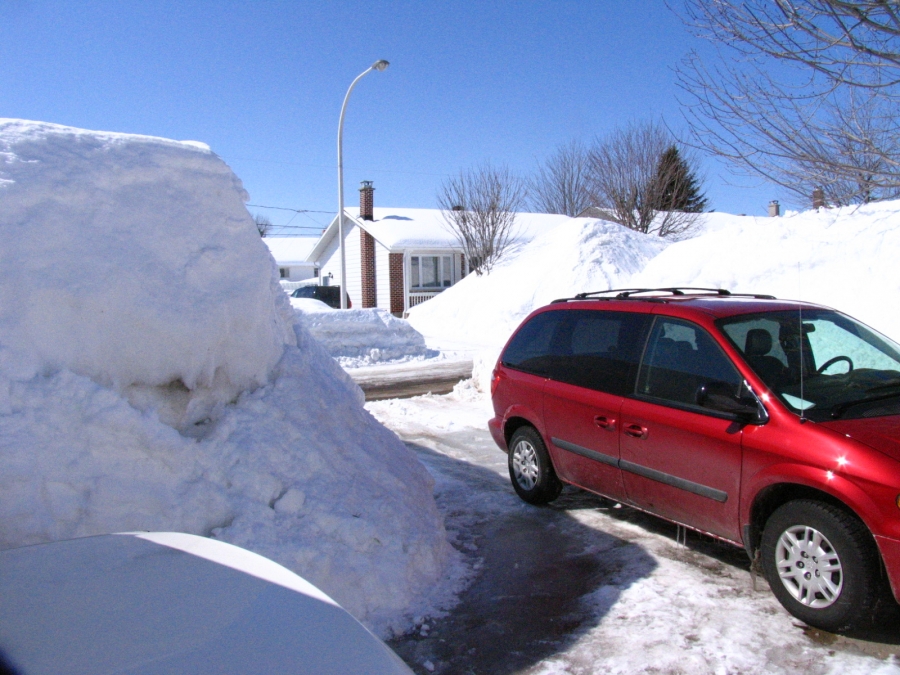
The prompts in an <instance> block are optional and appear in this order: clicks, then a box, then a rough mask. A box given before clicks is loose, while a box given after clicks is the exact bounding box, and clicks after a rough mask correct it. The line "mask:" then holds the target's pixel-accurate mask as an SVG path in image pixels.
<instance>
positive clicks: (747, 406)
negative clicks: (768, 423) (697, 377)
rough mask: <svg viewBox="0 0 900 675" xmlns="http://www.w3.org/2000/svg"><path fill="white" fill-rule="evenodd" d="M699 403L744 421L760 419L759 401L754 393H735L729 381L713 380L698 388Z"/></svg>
mask: <svg viewBox="0 0 900 675" xmlns="http://www.w3.org/2000/svg"><path fill="white" fill-rule="evenodd" d="M697 405H699V406H701V407H703V408H708V409H709V410H715V411H716V412H723V413H729V414H731V415H735V416H736V417H737V418H738V419H739V420H741V421H743V422H755V421H758V420H759V419H760V406H759V401H757V400H756V397H755V396H753V394H751V393H748V394H747V395H745V396H738V395H736V394H735V393H734V385H733V384H728V383H727V382H719V381H712V382H707V383H706V384H704V385H702V386H701V387H700V388H699V389H698V390H697Z"/></svg>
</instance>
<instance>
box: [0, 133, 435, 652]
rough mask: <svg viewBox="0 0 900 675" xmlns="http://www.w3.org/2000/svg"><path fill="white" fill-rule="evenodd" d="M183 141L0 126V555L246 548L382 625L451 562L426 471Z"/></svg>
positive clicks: (202, 154) (200, 157)
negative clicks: (168, 535) (61, 545)
mask: <svg viewBox="0 0 900 675" xmlns="http://www.w3.org/2000/svg"><path fill="white" fill-rule="evenodd" d="M245 199H246V194H245V193H244V191H243V189H242V187H241V185H240V182H239V181H238V179H237V178H236V177H235V176H234V175H233V173H232V172H231V170H230V169H229V168H228V167H227V166H226V165H225V164H224V163H223V162H222V161H221V160H220V159H219V158H218V157H216V155H214V154H213V153H212V152H210V150H209V149H208V148H207V147H205V146H203V145H202V144H197V143H180V142H175V141H167V140H163V139H156V138H149V137H142V136H130V135H123V134H109V133H99V132H88V131H83V130H77V129H72V128H68V127H61V126H57V125H51V124H43V123H36V122H24V121H17V120H0V205H2V207H0V240H2V242H3V245H2V249H0V494H2V495H3V498H2V499H0V547H4V548H6V547H12V546H19V545H24V544H30V543H38V542H45V541H52V540H56V539H64V538H71V537H78V536H84V535H91V534H98V533H105V532H115V531H126V530H178V531H183V532H188V533H193V534H202V535H206V536H213V537H216V538H219V539H222V540H224V541H228V542H231V543H234V544H238V545H240V546H243V547H245V548H248V549H251V550H253V551H255V552H257V553H261V554H263V555H266V556H268V557H270V558H272V559H274V560H276V561H277V562H279V563H281V564H283V565H285V566H287V567H288V568H290V569H292V570H294V571H295V572H297V573H299V574H301V575H302V576H304V577H306V578H307V579H309V580H310V581H312V582H313V583H315V584H316V585H318V586H320V587H321V588H322V589H323V590H325V591H326V592H327V593H328V594H329V595H331V596H332V597H334V598H335V599H336V600H338V602H340V603H341V604H343V605H344V606H345V607H346V608H347V609H348V610H349V611H351V612H352V613H353V614H354V615H356V616H357V617H358V618H360V619H361V620H363V621H364V622H365V623H367V625H369V626H370V627H373V628H374V629H375V630H377V631H378V632H380V633H382V634H385V633H387V632H389V631H390V630H391V629H394V628H402V627H403V626H404V616H405V614H406V613H407V612H414V611H415V610H416V606H415V605H416V602H419V601H422V598H423V597H424V596H425V594H426V592H427V591H428V589H430V588H431V587H432V586H433V585H434V582H435V581H436V580H437V579H438V578H440V576H441V575H442V574H443V573H444V571H445V568H446V565H447V563H448V561H449V558H450V555H451V549H450V547H449V545H448V544H447V542H446V535H445V532H444V529H443V525H442V522H441V519H440V516H439V514H438V512H437V509H436V507H435V504H434V499H433V497H432V482H431V478H430V477H429V476H428V474H427V472H426V471H425V470H424V468H423V467H422V466H421V465H420V464H419V463H418V461H417V460H416V459H415V458H414V457H413V456H412V454H411V453H410V452H409V451H408V450H407V449H406V448H405V446H403V444H402V443H400V441H399V440H398V439H397V437H396V436H395V435H394V434H393V433H391V432H389V431H387V430H386V429H384V428H383V427H382V426H381V425H379V424H378V423H377V422H375V420H374V419H373V418H372V417H371V416H370V415H369V414H368V413H367V412H365V410H364V409H363V408H362V395H361V392H360V390H359V389H358V387H356V385H354V384H353V383H352V382H351V381H350V380H349V378H348V377H347V376H346V375H345V374H344V373H343V371H341V370H340V368H339V367H338V366H337V364H336V363H335V362H334V361H333V360H332V359H331V358H330V357H329V356H328V354H327V353H326V352H325V351H324V350H323V349H322V347H321V346H320V345H319V344H318V343H317V342H316V341H315V340H314V339H312V338H311V337H310V335H309V333H308V332H307V331H306V330H305V329H304V328H303V327H302V326H300V325H297V324H295V322H294V316H293V313H292V310H291V307H290V304H289V302H288V300H287V297H286V296H285V294H284V293H283V292H282V290H281V288H280V286H279V285H278V282H277V270H276V268H275V266H274V262H273V260H272V258H271V256H270V254H269V252H268V250H267V249H266V247H265V246H264V245H263V243H262V242H261V240H260V238H259V236H258V234H257V233H256V230H255V227H254V225H253V221H252V219H251V217H250V215H249V214H248V213H247V211H246V209H245V207H244V200H245Z"/></svg>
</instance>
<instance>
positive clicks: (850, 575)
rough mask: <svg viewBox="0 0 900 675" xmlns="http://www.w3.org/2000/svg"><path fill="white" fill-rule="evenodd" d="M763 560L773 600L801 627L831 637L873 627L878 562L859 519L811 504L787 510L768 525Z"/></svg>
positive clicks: (803, 502) (798, 504)
mask: <svg viewBox="0 0 900 675" xmlns="http://www.w3.org/2000/svg"><path fill="white" fill-rule="evenodd" d="M761 556H762V565H763V570H764V572H765V575H766V578H767V579H768V581H769V586H770V587H771V588H772V592H773V593H774V594H775V597H777V598H778V600H779V602H781V604H782V605H784V608H785V609H786V610H787V611H789V612H790V613H791V614H793V615H794V616H795V617H797V618H798V619H800V620H801V621H804V622H805V623H807V624H809V625H810V626H814V627H816V628H821V629H823V630H826V631H829V632H832V633H837V632H844V631H850V630H854V629H857V628H862V627H865V626H866V625H867V624H869V623H871V621H872V617H873V615H874V609H875V606H876V604H877V600H878V594H879V592H880V590H881V581H880V557H879V555H878V550H877V548H876V547H875V542H874V540H873V539H872V535H871V534H870V533H869V530H868V529H867V528H866V526H865V525H864V524H863V523H862V522H861V521H860V520H858V519H857V518H856V517H855V516H853V515H851V514H849V513H847V512H846V511H844V510H842V509H839V508H837V507H836V506H832V505H831V504H826V503H824V502H819V501H815V500H811V499H798V500H796V501H792V502H788V503H786V504H783V505H782V506H780V507H779V508H777V509H776V510H775V512H774V513H773V514H772V515H771V516H770V517H769V520H768V522H766V526H765V530H763V536H762V546H761Z"/></svg>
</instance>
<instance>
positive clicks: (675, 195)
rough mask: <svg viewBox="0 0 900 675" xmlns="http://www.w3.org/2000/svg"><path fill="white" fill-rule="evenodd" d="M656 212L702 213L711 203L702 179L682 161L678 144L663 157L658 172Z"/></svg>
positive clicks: (666, 151) (664, 153) (670, 147)
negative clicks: (703, 190) (702, 187)
mask: <svg viewBox="0 0 900 675" xmlns="http://www.w3.org/2000/svg"><path fill="white" fill-rule="evenodd" d="M653 194H654V195H655V200H654V201H655V202H656V209H657V210H659V211H682V212H684V213H702V212H703V210H704V209H706V206H707V204H708V200H707V199H706V195H704V194H703V192H702V190H701V186H700V179H699V178H698V177H697V174H696V172H695V171H694V170H693V169H692V168H691V166H690V165H689V164H688V163H687V162H686V161H685V160H684V158H682V156H681V153H679V152H678V147H677V146H676V145H674V144H673V145H670V146H669V147H668V148H667V149H666V150H665V152H663V153H662V155H661V156H660V158H659V162H658V164H657V169H656V189H655V190H653Z"/></svg>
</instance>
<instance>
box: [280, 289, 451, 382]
mask: <svg viewBox="0 0 900 675" xmlns="http://www.w3.org/2000/svg"><path fill="white" fill-rule="evenodd" d="M291 305H292V306H293V308H294V311H295V312H296V313H297V319H298V321H299V322H300V323H302V324H303V326H304V327H305V328H306V329H307V330H308V331H309V332H310V333H312V335H313V337H315V338H316V340H318V341H319V342H320V343H321V344H322V346H323V347H324V348H325V351H327V352H328V353H329V354H331V356H332V357H333V358H334V359H335V360H336V361H337V362H338V363H339V364H341V366H343V367H344V368H358V367H360V366H371V365H376V364H380V363H385V362H387V361H392V362H395V363H396V362H402V361H411V360H417V359H425V358H429V357H435V356H437V355H438V354H439V352H437V351H435V350H430V349H428V348H427V347H426V346H425V338H424V337H422V334H421V333H419V332H418V331H417V330H416V329H415V328H413V327H412V326H410V325H409V322H408V321H404V320H403V319H398V318H397V317H395V316H394V315H393V314H391V313H390V312H388V311H387V310H386V309H377V308H373V309H345V310H338V309H332V308H331V307H329V306H328V305H326V304H325V303H324V302H320V301H318V300H313V299H310V298H291Z"/></svg>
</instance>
